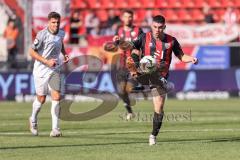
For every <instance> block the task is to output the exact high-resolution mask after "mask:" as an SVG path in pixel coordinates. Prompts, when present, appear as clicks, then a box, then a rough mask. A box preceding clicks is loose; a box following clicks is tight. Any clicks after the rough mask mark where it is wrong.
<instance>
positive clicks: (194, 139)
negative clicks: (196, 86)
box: [0, 99, 240, 160]
mask: <svg viewBox="0 0 240 160" xmlns="http://www.w3.org/2000/svg"><path fill="white" fill-rule="evenodd" d="M96 106H97V104H96V103H80V102H79V103H74V105H73V107H72V108H71V110H72V112H84V111H88V110H91V109H93V108H94V107H96ZM152 110H153V109H152V102H151V101H139V102H137V105H136V106H134V111H135V113H137V117H136V118H135V119H134V120H132V121H126V120H124V118H123V115H124V113H125V109H124V107H123V106H122V103H119V105H118V107H117V108H115V109H114V110H113V111H112V112H110V113H108V114H106V115H104V116H102V117H99V118H96V119H93V120H90V121H81V122H67V121H61V129H62V132H63V137H60V138H50V137H49V133H50V129H51V119H50V116H51V115H50V103H47V104H45V105H44V106H43V108H42V110H41V113H40V114H39V134H40V135H39V136H38V137H34V136H32V135H31V134H30V133H29V131H28V117H29V115H30V112H31V103H15V102H0V159H1V160H11V159H13V160H17V159H21V160H23V159H24V160H30V159H31V160H32V159H33V160H38V159H44V160H45V159H51V160H55V159H56V160H66V159H80V160H85V159H86V160H88V159H89V160H95V159H96V160H109V159H111V160H130V159H132V160H156V159H162V160H170V159H172V160H175V159H176V160H188V159H191V160H195V159H196V160H200V159H201V160H206V159H209V160H226V159H231V160H236V159H239V157H240V152H239V149H240V100H239V99H229V100H204V101H203V100H202V101H197V100H185V101H180V100H174V99H168V100H167V102H166V105H165V114H166V116H165V119H164V124H163V127H162V129H161V133H160V134H159V136H158V141H157V142H158V143H157V145H156V146H149V145H148V136H149V134H150V132H151V129H152V127H151V114H152V113H153V111H152Z"/></svg>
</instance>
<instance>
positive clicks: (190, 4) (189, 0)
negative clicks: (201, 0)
mask: <svg viewBox="0 0 240 160" xmlns="http://www.w3.org/2000/svg"><path fill="white" fill-rule="evenodd" d="M181 4H182V7H184V8H194V7H195V3H194V0H181Z"/></svg>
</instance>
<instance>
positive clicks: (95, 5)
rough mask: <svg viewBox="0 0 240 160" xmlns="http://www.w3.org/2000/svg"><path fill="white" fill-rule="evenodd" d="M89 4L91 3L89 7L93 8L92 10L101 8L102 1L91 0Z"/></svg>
mask: <svg viewBox="0 0 240 160" xmlns="http://www.w3.org/2000/svg"><path fill="white" fill-rule="evenodd" d="M88 3H89V7H90V8H92V9H99V8H101V1H100V0H91V1H89V2H88Z"/></svg>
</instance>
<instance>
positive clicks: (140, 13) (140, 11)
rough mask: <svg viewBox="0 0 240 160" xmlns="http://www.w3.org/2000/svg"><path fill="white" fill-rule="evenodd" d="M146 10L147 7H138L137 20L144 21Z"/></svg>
mask: <svg viewBox="0 0 240 160" xmlns="http://www.w3.org/2000/svg"><path fill="white" fill-rule="evenodd" d="M145 14H146V10H145V9H138V10H137V12H136V13H135V15H136V19H137V21H143V20H144V18H145Z"/></svg>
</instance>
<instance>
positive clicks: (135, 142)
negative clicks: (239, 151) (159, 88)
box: [0, 137, 240, 150]
mask: <svg viewBox="0 0 240 160" xmlns="http://www.w3.org/2000/svg"><path fill="white" fill-rule="evenodd" d="M62 138H66V137H62ZM67 138H71V137H67ZM120 139H124V140H128V139H129V140H131V141H132V142H129V141H127V142H115V143H92V144H65V145H64V144H63V145H62V144H60V145H39V146H15V147H0V150H11V149H37V148H52V147H55V148H62V147H94V146H114V145H128V144H146V145H148V142H147V139H144V140H142V138H129V137H123V138H120ZM115 140H119V138H115ZM133 140H135V141H133ZM235 141H240V137H231V138H216V139H211V138H209V139H169V140H160V141H159V142H158V145H161V143H162V144H165V143H188V142H190V143H192V142H196V143H216V142H235Z"/></svg>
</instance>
